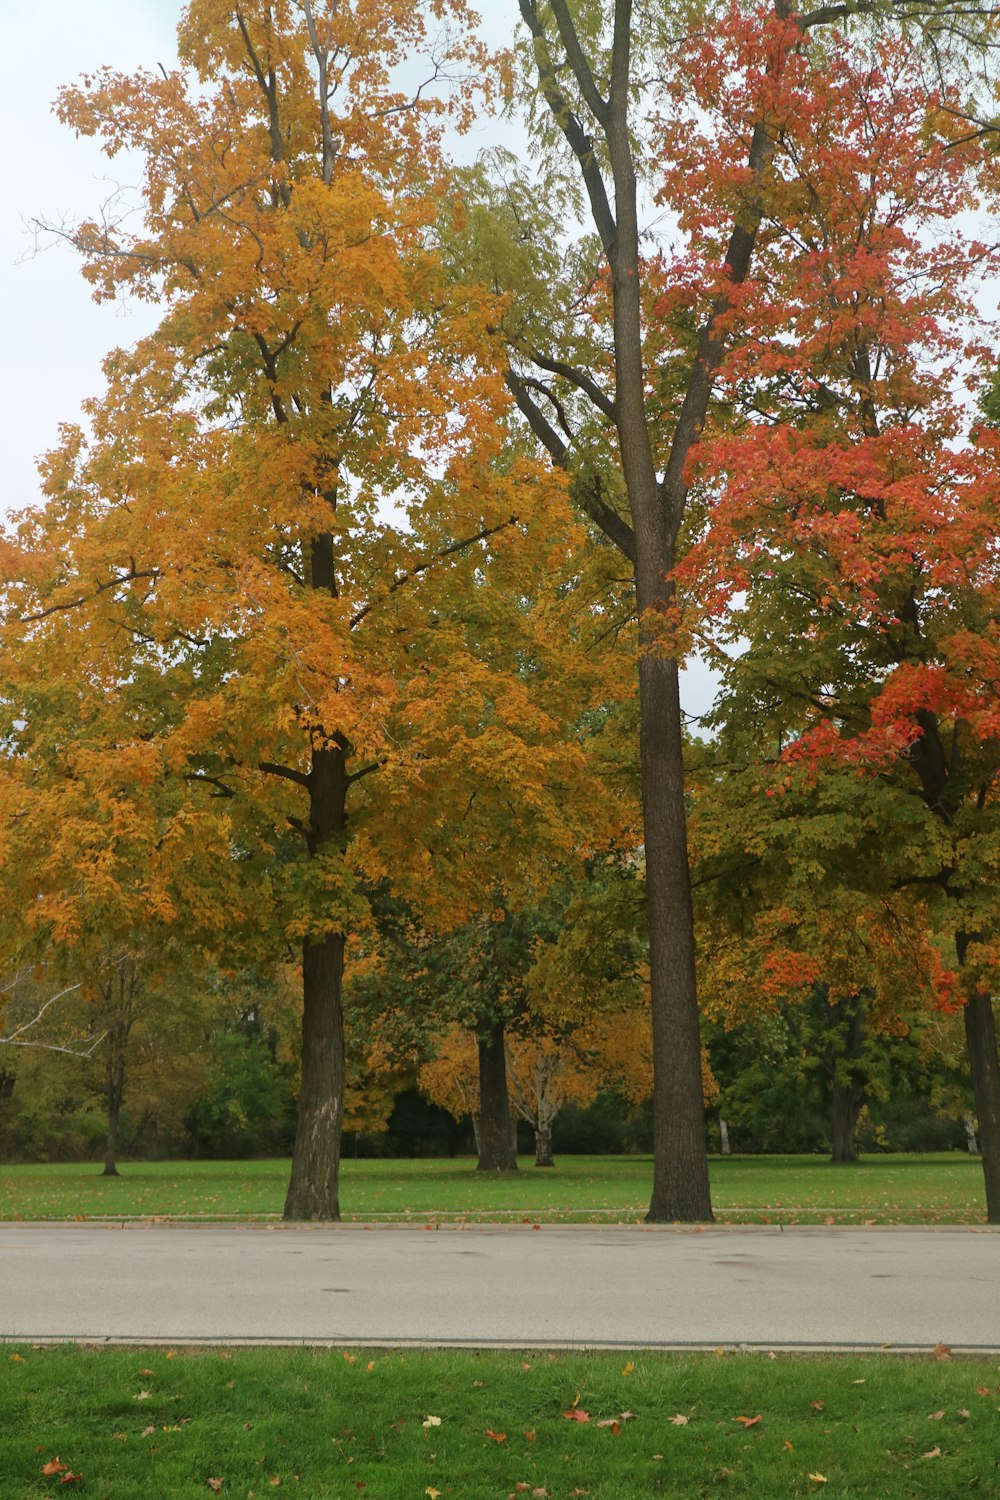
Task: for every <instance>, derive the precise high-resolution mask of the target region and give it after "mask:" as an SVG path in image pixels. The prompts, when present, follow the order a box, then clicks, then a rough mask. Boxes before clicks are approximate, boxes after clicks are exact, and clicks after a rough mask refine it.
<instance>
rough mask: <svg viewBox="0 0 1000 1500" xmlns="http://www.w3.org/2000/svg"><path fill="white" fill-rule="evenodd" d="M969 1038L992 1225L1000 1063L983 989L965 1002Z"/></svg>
mask: <svg viewBox="0 0 1000 1500" xmlns="http://www.w3.org/2000/svg"><path fill="white" fill-rule="evenodd" d="M965 1040H966V1043H967V1045H968V1049H969V1064H970V1067H971V1069H972V1091H973V1094H974V1096H975V1100H976V1114H977V1116H978V1117H979V1149H980V1152H981V1153H982V1161H983V1178H984V1180H985V1184H986V1218H987V1222H988V1223H990V1224H1000V1062H998V1058H997V1033H996V1019H995V1017H994V1014H993V1000H992V998H991V997H990V996H989V995H987V994H984V993H983V991H981V990H977V991H976V992H975V994H972V995H970V996H969V998H968V1000H967V1001H966V1003H965Z"/></svg>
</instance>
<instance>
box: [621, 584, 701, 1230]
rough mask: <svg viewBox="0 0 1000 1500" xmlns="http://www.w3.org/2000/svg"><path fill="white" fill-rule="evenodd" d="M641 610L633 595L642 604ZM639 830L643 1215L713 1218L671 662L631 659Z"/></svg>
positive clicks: (674, 667)
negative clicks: (648, 1143) (646, 1021)
mask: <svg viewBox="0 0 1000 1500" xmlns="http://www.w3.org/2000/svg"><path fill="white" fill-rule="evenodd" d="M642 608H643V605H642V602H641V600H640V609H642ZM639 684H640V702H641V711H642V723H641V730H640V734H641V747H642V793H643V797H642V800H643V828H644V832H645V845H646V899H647V903H648V907H649V988H650V1005H651V1008H652V1022H653V1193H652V1197H651V1199H650V1204H649V1212H648V1214H647V1219H648V1220H649V1221H650V1222H651V1223H670V1222H672V1221H674V1220H684V1221H687V1222H690V1221H694V1220H708V1219H711V1218H712V1200H711V1194H710V1190H709V1182H708V1147H707V1141H706V1138H705V1106H704V1100H703V1097H702V1088H701V1034H700V1030H699V1025H698V1000H697V990H696V986H695V968H694V931H693V922H692V915H691V882H690V875H689V870H688V859H687V834H686V819H685V815H684V768H683V759H682V745H681V716H680V697H679V692H678V680H677V663H676V662H674V661H669V660H667V661H664V660H661V659H658V658H656V657H654V656H652V655H648V656H644V657H643V658H642V660H641V661H640V664H639Z"/></svg>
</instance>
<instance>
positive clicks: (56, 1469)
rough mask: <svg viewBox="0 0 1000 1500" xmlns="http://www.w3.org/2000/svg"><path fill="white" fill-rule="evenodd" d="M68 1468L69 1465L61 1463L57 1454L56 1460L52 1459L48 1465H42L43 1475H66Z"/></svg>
mask: <svg viewBox="0 0 1000 1500" xmlns="http://www.w3.org/2000/svg"><path fill="white" fill-rule="evenodd" d="M68 1467H69V1465H68V1464H64V1463H61V1462H60V1460H59V1456H58V1454H57V1455H56V1457H55V1458H50V1459H49V1461H48V1463H47V1464H43V1465H42V1473H43V1474H62V1473H65V1471H66V1469H67V1468H68Z"/></svg>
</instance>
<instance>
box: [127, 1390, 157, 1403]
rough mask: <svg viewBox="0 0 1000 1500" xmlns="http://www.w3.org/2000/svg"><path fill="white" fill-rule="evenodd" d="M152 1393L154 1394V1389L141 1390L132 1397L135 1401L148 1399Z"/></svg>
mask: <svg viewBox="0 0 1000 1500" xmlns="http://www.w3.org/2000/svg"><path fill="white" fill-rule="evenodd" d="M152 1394H153V1393H152V1391H139V1392H138V1393H137V1394H136V1395H135V1396H133V1397H132V1400H133V1401H148V1400H149V1398H150V1396H151V1395H152Z"/></svg>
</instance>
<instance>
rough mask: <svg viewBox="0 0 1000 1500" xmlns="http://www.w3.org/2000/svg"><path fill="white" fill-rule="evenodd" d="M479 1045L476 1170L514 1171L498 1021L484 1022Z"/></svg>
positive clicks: (511, 1136) (513, 1151)
mask: <svg viewBox="0 0 1000 1500" xmlns="http://www.w3.org/2000/svg"><path fill="white" fill-rule="evenodd" d="M476 1041H477V1044H478V1048H479V1161H478V1163H477V1164H476V1170H477V1172H515V1171H516V1170H517V1151H516V1148H515V1146H514V1127H513V1120H512V1118H511V1111H510V1100H509V1098H508V1095H507V1055H506V1048H505V1047H504V1027H503V1022H502V1021H484V1022H482V1023H481V1025H480V1028H479V1030H478V1031H477V1034H476Z"/></svg>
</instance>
